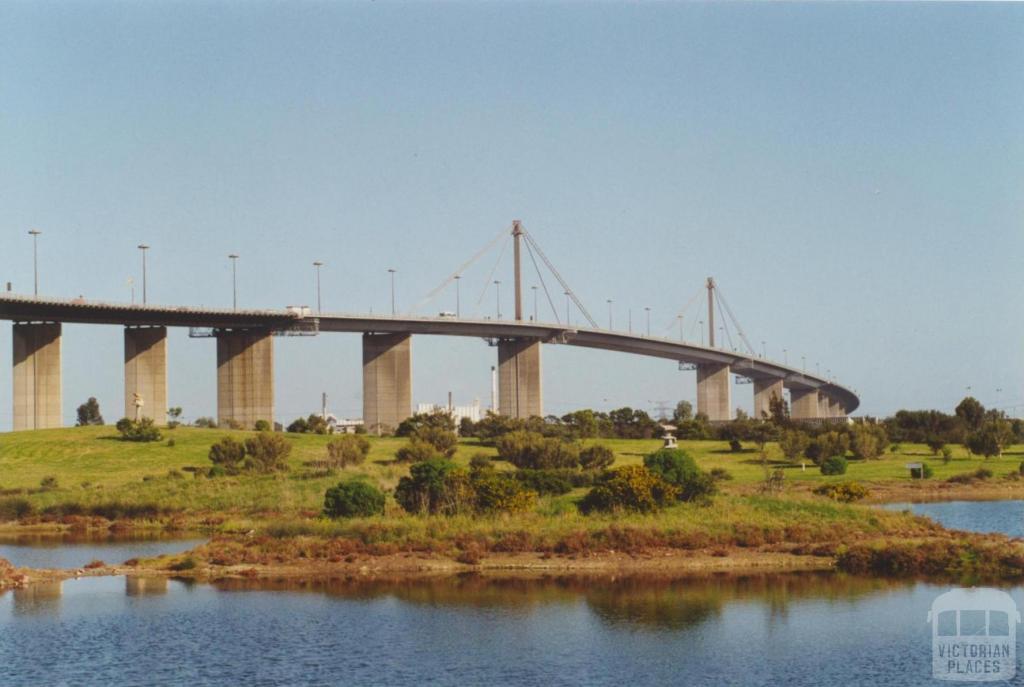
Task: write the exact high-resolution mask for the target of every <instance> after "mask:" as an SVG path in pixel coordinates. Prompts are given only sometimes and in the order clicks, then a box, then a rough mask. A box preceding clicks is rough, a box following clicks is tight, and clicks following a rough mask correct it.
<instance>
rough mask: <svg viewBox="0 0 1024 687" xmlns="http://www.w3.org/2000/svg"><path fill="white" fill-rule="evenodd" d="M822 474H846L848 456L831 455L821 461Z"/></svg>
mask: <svg viewBox="0 0 1024 687" xmlns="http://www.w3.org/2000/svg"><path fill="white" fill-rule="evenodd" d="M821 474H823V475H845V474H846V458H844V457H842V456H830V457H828V458H826V459H825V460H823V461H821Z"/></svg>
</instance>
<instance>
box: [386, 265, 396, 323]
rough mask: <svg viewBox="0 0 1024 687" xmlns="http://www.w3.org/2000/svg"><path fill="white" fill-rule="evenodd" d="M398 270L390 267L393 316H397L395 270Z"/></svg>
mask: <svg viewBox="0 0 1024 687" xmlns="http://www.w3.org/2000/svg"><path fill="white" fill-rule="evenodd" d="M397 271H398V270H396V269H394V268H393V267H389V268H388V274H390V275H391V316H392V317H394V316H395V312H396V311H395V272H397Z"/></svg>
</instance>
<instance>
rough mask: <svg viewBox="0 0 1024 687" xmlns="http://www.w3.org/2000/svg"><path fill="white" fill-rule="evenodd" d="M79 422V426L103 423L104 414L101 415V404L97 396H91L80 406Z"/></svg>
mask: <svg viewBox="0 0 1024 687" xmlns="http://www.w3.org/2000/svg"><path fill="white" fill-rule="evenodd" d="M77 424H78V426H79V427H87V426H89V425H102V424H103V416H102V415H100V404H99V401H97V400H96V397H95V396H90V397H89V400H88V401H86V402H85V403H83V404H82V405H80V406H78V423H77Z"/></svg>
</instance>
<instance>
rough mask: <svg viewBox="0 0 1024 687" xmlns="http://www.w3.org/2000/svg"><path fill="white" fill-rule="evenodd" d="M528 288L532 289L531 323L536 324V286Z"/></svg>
mask: <svg viewBox="0 0 1024 687" xmlns="http://www.w3.org/2000/svg"><path fill="white" fill-rule="evenodd" d="M530 288H531V289H533V321H534V322H536V321H537V287H536V286H531V287H530Z"/></svg>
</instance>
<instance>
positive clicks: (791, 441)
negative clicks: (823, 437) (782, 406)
mask: <svg viewBox="0 0 1024 687" xmlns="http://www.w3.org/2000/svg"><path fill="white" fill-rule="evenodd" d="M810 443H811V438H810V437H809V436H807V435H806V434H805V433H803V432H801V431H800V430H799V429H787V430H784V431H783V432H782V434H780V435H779V448H780V449H781V450H782V455H784V456H786V459H787V460H789V461H795V460H796V459H797V458H799V457H800V455H801V454H802V453H803V452H804V451H806V450H807V446H808V445H809V444H810Z"/></svg>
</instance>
